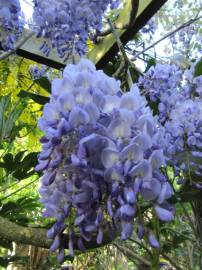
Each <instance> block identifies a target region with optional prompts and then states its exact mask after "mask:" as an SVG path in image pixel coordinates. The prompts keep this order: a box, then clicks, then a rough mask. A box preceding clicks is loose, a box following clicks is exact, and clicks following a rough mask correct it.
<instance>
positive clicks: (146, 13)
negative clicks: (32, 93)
mask: <svg viewBox="0 0 202 270" xmlns="http://www.w3.org/2000/svg"><path fill="white" fill-rule="evenodd" d="M166 1H167V0H158V1H156V0H140V1H139V0H136V2H137V7H138V10H137V15H136V20H135V23H134V25H132V27H129V28H127V29H124V30H117V33H118V35H119V36H120V39H121V41H122V43H123V44H126V43H127V42H128V41H130V40H131V39H132V37H134V35H135V34H136V33H137V32H138V31H139V30H140V29H141V28H142V27H143V26H144V25H145V24H146V23H147V22H148V21H149V19H150V18H151V17H152V16H153V15H154V14H155V13H156V12H157V11H158V10H159V9H160V8H161V6H162V5H163V4H164V3H165V2H166ZM134 3H135V0H127V1H126V5H125V7H124V9H123V10H122V11H121V13H120V15H119V17H118V19H117V21H116V25H126V24H127V23H128V20H129V19H130V14H131V9H132V5H133V6H134ZM133 8H134V7H133ZM26 32H29V31H28V30H26ZM26 35H27V33H26ZM42 43H43V39H42V38H41V39H37V38H35V37H34V36H33V37H31V38H30V39H28V40H27V41H26V42H25V43H24V44H23V45H22V46H21V47H20V48H19V49H17V50H16V54H17V55H19V56H21V57H24V58H27V59H30V60H33V61H35V62H38V63H40V64H45V65H47V66H50V67H53V68H56V69H61V68H64V67H65V65H66V64H67V62H63V60H62V59H60V58H59V57H58V55H57V53H56V52H55V51H54V50H52V51H51V53H50V55H49V57H45V56H44V54H43V53H42V52H41V51H40V50H39V47H40V46H41V44H42ZM117 52H118V46H117V44H116V40H115V38H114V36H113V34H108V35H106V36H104V37H103V39H102V40H101V41H100V42H99V43H97V44H95V45H94V47H93V48H92V49H91V50H90V51H89V53H88V55H87V57H88V58H89V59H91V60H92V61H93V62H94V63H95V64H96V66H97V68H99V69H102V68H103V67H104V66H105V65H106V64H107V63H108V62H109V61H110V60H111V59H112V58H113V57H114V55H116V54H117Z"/></svg>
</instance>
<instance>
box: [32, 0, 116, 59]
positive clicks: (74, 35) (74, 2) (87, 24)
mask: <svg viewBox="0 0 202 270" xmlns="http://www.w3.org/2000/svg"><path fill="white" fill-rule="evenodd" d="M118 2H119V0H102V1H100V0H93V1H89V0H60V1H55V0H49V1H47V0H40V1H39V0H34V5H35V6H34V14H33V19H34V22H35V24H36V26H35V30H36V32H37V36H38V37H43V38H45V42H44V43H43V44H42V46H41V50H42V52H43V53H44V54H45V55H47V56H48V55H49V53H50V51H51V48H55V49H56V50H57V52H58V55H59V56H60V57H61V58H67V57H68V55H69V54H72V53H78V54H79V55H84V54H85V53H86V50H87V46H86V42H87V39H88V38H89V37H90V34H91V33H92V31H100V30H101V27H102V16H103V14H104V12H105V11H106V9H107V7H108V6H109V5H110V7H111V8H115V7H116V6H117V4H118Z"/></svg>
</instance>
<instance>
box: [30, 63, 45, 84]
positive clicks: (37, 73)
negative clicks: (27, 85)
mask: <svg viewBox="0 0 202 270" xmlns="http://www.w3.org/2000/svg"><path fill="white" fill-rule="evenodd" d="M45 71H46V66H43V65H42V66H41V67H39V66H37V65H36V64H35V65H30V67H29V73H30V75H31V77H32V79H33V80H36V79H39V78H41V77H43V76H44V74H45Z"/></svg>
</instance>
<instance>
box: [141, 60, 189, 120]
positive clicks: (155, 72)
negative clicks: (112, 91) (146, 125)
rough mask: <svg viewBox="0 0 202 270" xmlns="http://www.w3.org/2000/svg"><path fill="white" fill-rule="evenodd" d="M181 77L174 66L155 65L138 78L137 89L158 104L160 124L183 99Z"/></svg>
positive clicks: (178, 70)
mask: <svg viewBox="0 0 202 270" xmlns="http://www.w3.org/2000/svg"><path fill="white" fill-rule="evenodd" d="M182 76H183V72H182V71H181V70H180V69H179V67H177V66H176V65H169V64H156V66H152V67H151V68H150V69H149V70H148V71H147V72H146V74H145V75H144V76H142V77H140V78H139V81H138V85H139V87H140V88H141V89H142V90H143V92H144V93H145V94H146V96H148V97H149V99H150V101H152V102H156V103H158V110H159V115H158V116H159V121H160V122H161V123H164V122H165V121H166V119H168V118H169V114H170V112H171V110H172V108H173V107H174V106H175V104H176V102H177V101H180V100H184V98H185V93H184V92H183V94H182V93H181V88H182V84H181V83H182Z"/></svg>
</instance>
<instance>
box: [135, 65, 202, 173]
mask: <svg viewBox="0 0 202 270" xmlns="http://www.w3.org/2000/svg"><path fill="white" fill-rule="evenodd" d="M196 64H197V63H195V64H193V65H192V66H191V67H190V69H187V70H185V71H182V70H180V69H179V68H178V67H177V66H175V65H168V64H157V65H156V66H153V67H151V68H150V69H149V71H148V72H147V73H146V74H145V76H144V77H141V78H140V79H139V86H140V87H141V88H142V90H143V91H145V92H146V94H147V96H148V97H149V100H150V101H153V102H157V103H158V118H159V120H160V122H162V123H163V124H164V126H165V135H166V140H167V143H166V144H165V145H166V148H165V154H166V156H167V159H168V161H169V163H170V164H171V165H172V166H173V167H174V168H175V173H176V174H177V175H179V172H180V171H181V172H182V171H183V172H184V173H185V174H195V175H199V176H201V175H202V166H201V161H202V160H201V158H202V151H201V150H202V140H201V137H202V76H198V77H194V73H195V66H196Z"/></svg>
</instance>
